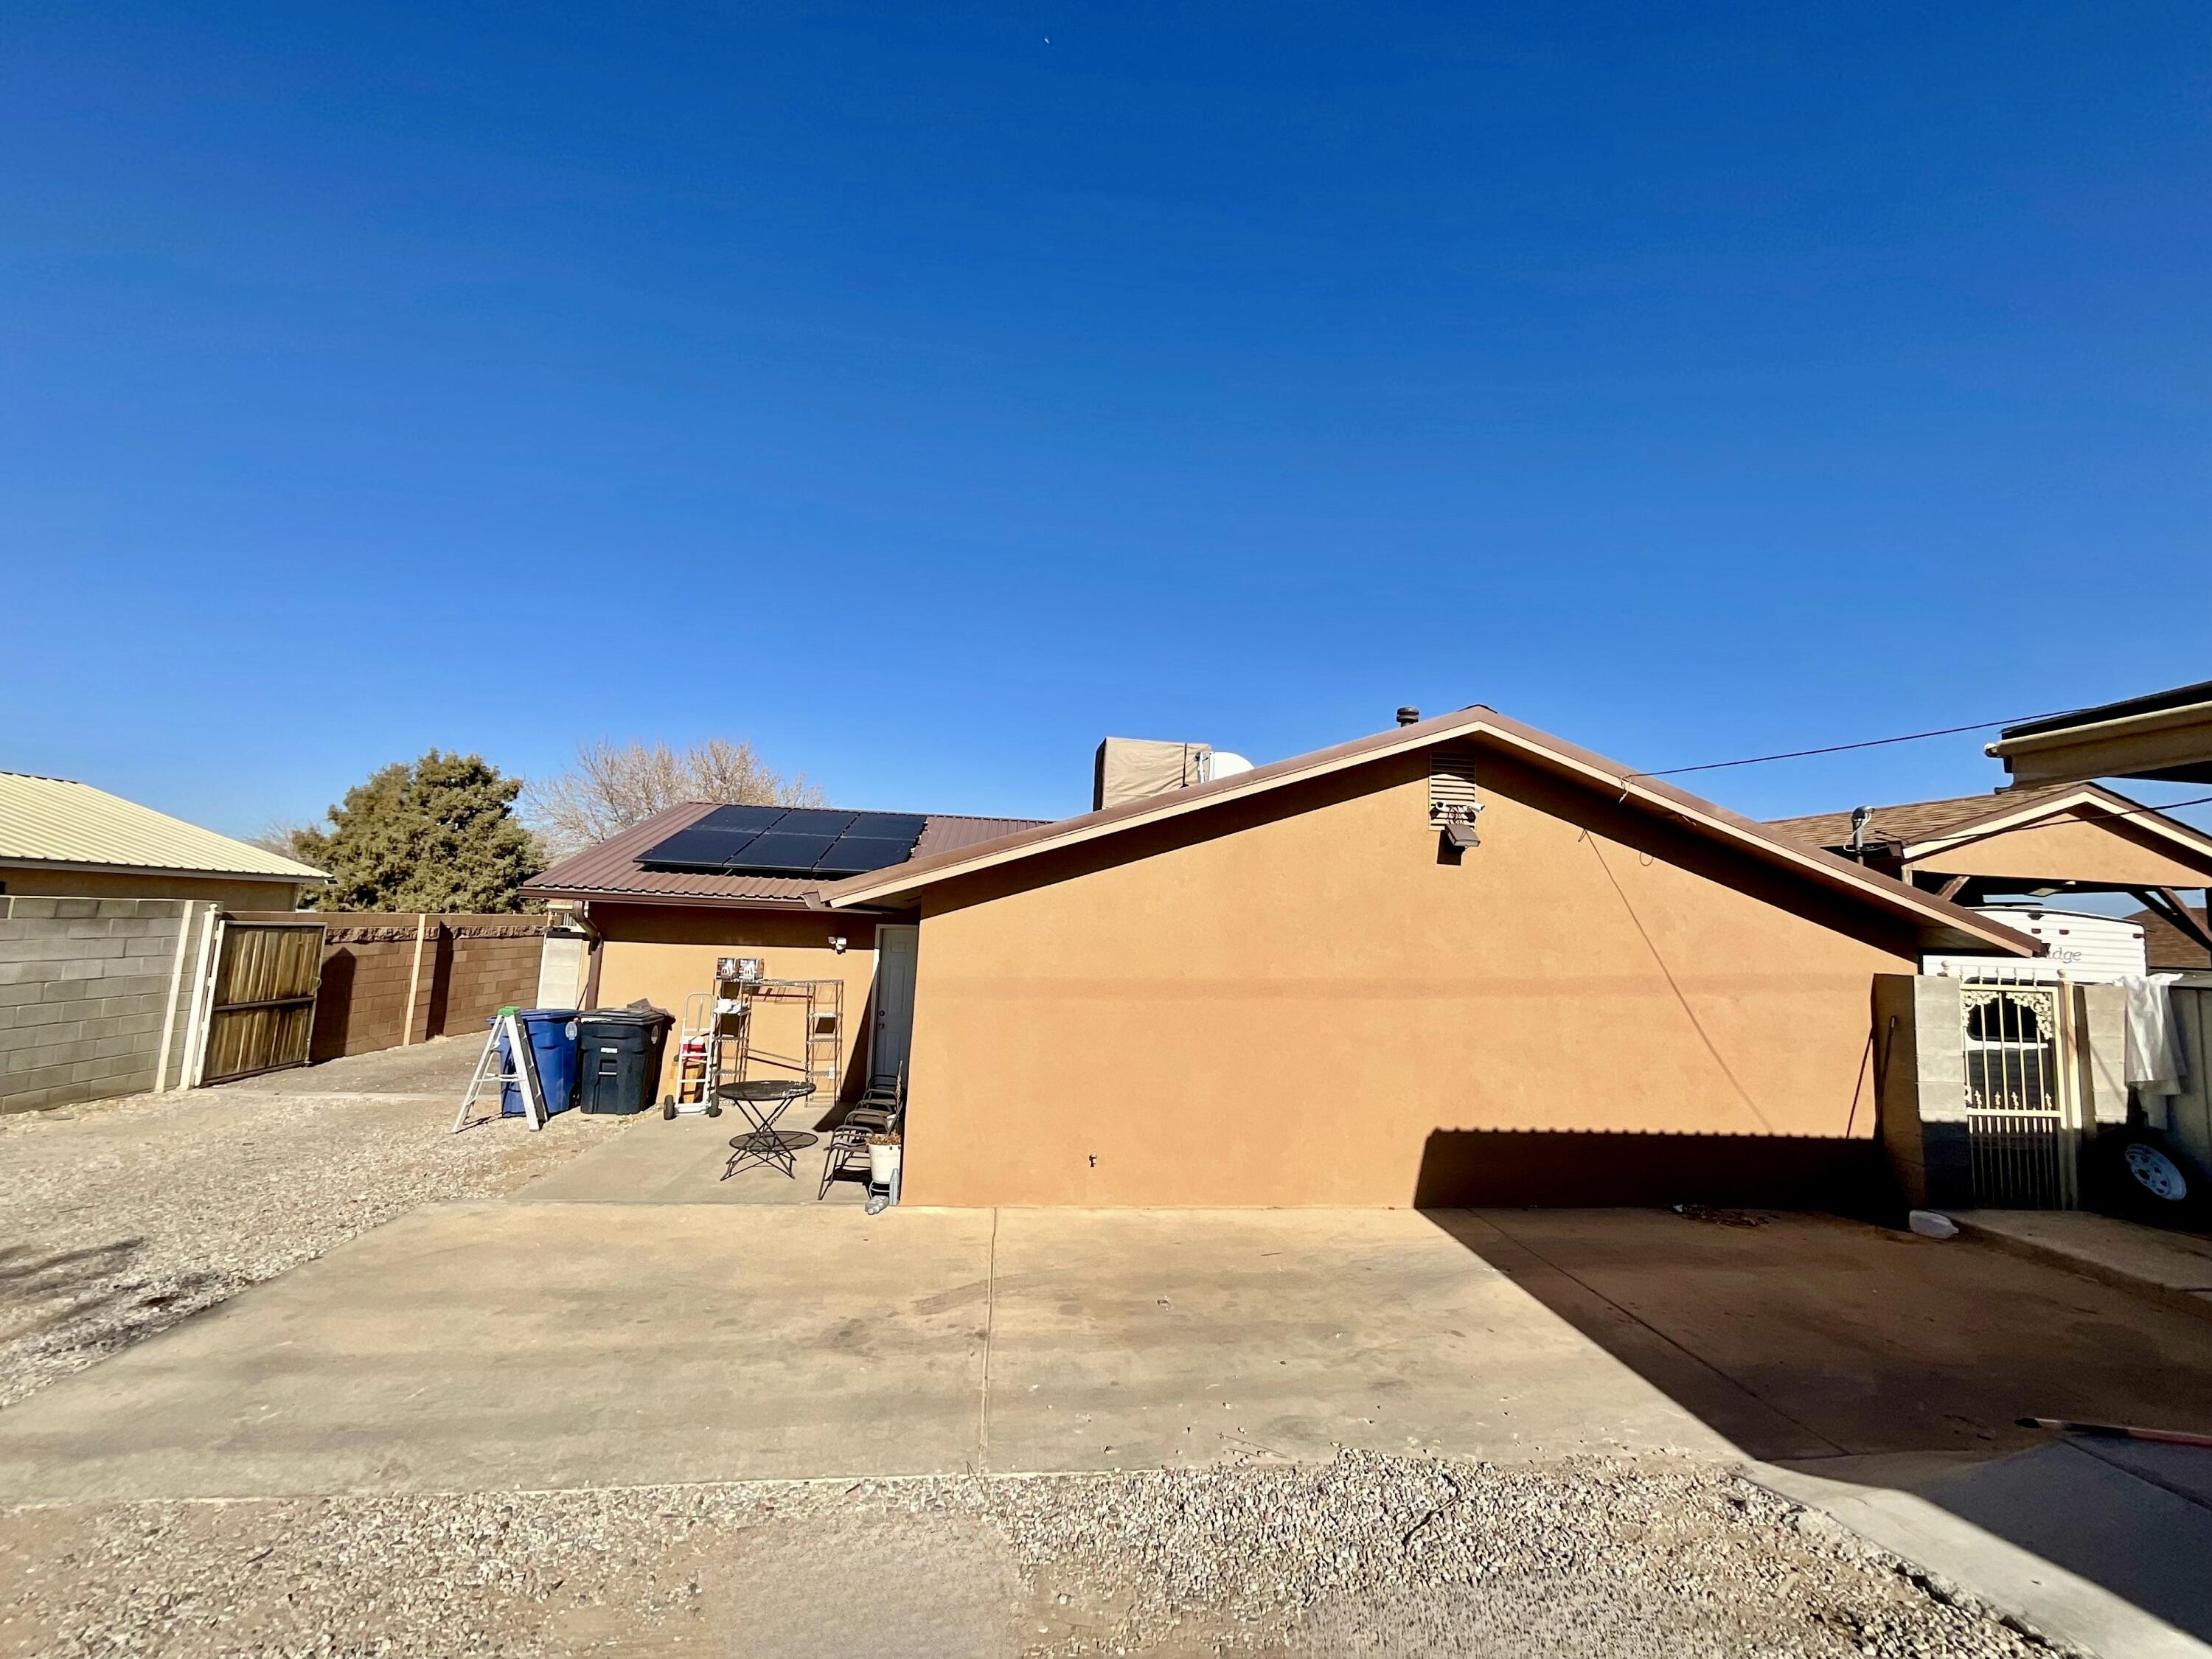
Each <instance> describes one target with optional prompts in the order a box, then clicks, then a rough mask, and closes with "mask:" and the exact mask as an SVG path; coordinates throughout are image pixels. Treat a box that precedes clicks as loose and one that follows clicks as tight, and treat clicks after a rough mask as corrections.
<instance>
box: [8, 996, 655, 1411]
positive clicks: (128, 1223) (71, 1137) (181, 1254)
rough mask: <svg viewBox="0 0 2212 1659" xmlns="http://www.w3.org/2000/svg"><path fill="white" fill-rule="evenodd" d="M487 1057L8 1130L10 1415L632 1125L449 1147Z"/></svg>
mask: <svg viewBox="0 0 2212 1659" xmlns="http://www.w3.org/2000/svg"><path fill="white" fill-rule="evenodd" d="M480 1051H481V1049H480V1045H479V1044H477V1042H462V1041H459V1040H454V1039H449V1038H440V1039H439V1040H437V1041H435V1042H428V1043H423V1044H421V1045H419V1046H416V1047H413V1048H396V1049H391V1050H387V1051H386V1052H385V1053H383V1054H360V1055H356V1056H354V1057H353V1058H351V1059H349V1060H331V1061H329V1062H327V1063H325V1064H324V1065H321V1066H308V1067H306V1068H303V1069H302V1070H300V1071H297V1072H288V1073H278V1074H276V1075H274V1076H271V1077H269V1078H266V1079H257V1080H252V1081H248V1082H244V1083H236V1084H228V1085H223V1086H222V1087H220V1088H216V1089H208V1090H200V1091H193V1092H192V1093H191V1094H188V1095H183V1096H179V1095H137V1096H132V1097H128V1098H125V1099H120V1100H114V1101H105V1102H101V1103H99V1104H96V1105H93V1106H81V1107H76V1108H73V1109H70V1110H68V1111H65V1112H31V1113H24V1114H21V1115H15V1116H10V1117H5V1118H0V1407H4V1406H7V1405H9V1404H12V1403H13V1402H15V1401H18V1400H21V1399H22V1398H23V1397H24V1396H25V1395H28V1394H30V1393H32V1392H33V1390H35V1389H40V1388H42V1387H44V1386H45V1385H46V1383H51V1382H53V1381H54V1380H55V1379H56V1378H58V1377H62V1376H68V1375H70V1373H71V1372H73V1371H78V1370H82V1369H83V1368H84V1367H86V1366H88V1365H90V1364H94V1363H95V1362H96V1361H98V1360H100V1359H103V1358H106V1356H107V1355H109V1354H111V1353H113V1352H116V1351H117V1350H118V1349H120V1348H124V1347H127V1346H129V1345H130V1344H131V1343H133V1342H136V1341H137V1340H140V1339H141V1338H143V1337H147V1336H151V1335H152V1334H154V1333H155V1332H156V1331H159V1330H162V1329H165V1328H167V1327H168V1326H171V1325H173V1324H175V1323H176V1322H178V1321H179V1320H180V1319H183V1318H185V1316H188V1315H190V1314H193V1313H196V1312H197V1311H199V1310H201V1309H203V1308H206V1307H210V1306H212V1305H213V1304H216V1303H218V1302H221V1301H222V1300H224V1299H225V1298H226V1297H229V1296H232V1295H234V1294H235V1293H236V1292H237V1291H239V1290H240V1289H242V1288H243V1287H245V1286H246V1285H252V1284H254V1283H257V1282H258V1281H259V1280H262V1279H272V1278H274V1277H275V1276H276V1275H277V1274H278V1273H283V1271H284V1270H285V1269H286V1268H288V1267H295V1266H296V1265H298V1264H299V1263H300V1262H301V1261H307V1260H308V1259H309V1258H310V1257H313V1256H317V1255H321V1254H322V1253H323V1252H324V1251H325V1250H327V1249H331V1247H332V1246H334V1245H337V1244H341V1243H344V1242H345V1241H346V1240H347V1239H349V1238H351V1237H354V1236H355V1235H356V1233H361V1232H364V1231H367V1230H368V1229H369V1228H371V1227H374V1226H376V1225H378V1224H380V1223H381V1222H385V1221H389V1220H390V1219H391V1218H392V1217H393V1216H396V1215H398V1214H399V1213H400V1212H403V1211H405V1210H409V1209H412V1208H413V1207H414V1206H416V1205H418V1204H426V1203H429V1202H431V1201H433V1200H439V1199H453V1198H495V1197H498V1196H500V1195H501V1194H504V1193H507V1192H510V1191H512V1190H513V1188H516V1187H518V1186H520V1184H522V1183H523V1182H526V1181H528V1180H530V1179H531V1178H532V1177H533V1176H538V1175H542V1174H544V1172H545V1171H546V1170H550V1169H551V1168H552V1167H554V1166H555V1165H556V1164H560V1163H562V1162H563V1161H564V1160H566V1159H567V1158H571V1157H573V1156H574V1154H575V1153H577V1152H580V1151H582V1150H583V1149H584V1148H585V1147H586V1146H591V1145H592V1144H593V1143H594V1142H595V1141H596V1140H597V1139H599V1136H601V1135H603V1134H605V1133H609V1132H610V1131H611V1129H612V1128H614V1127H617V1126H619V1125H620V1124H621V1123H622V1122H623V1121H625V1120H622V1119H617V1118H604V1117H590V1118H587V1117H585V1116H584V1115H582V1114H581V1113H578V1112H564V1113H562V1114H561V1115H559V1116H557V1117H556V1118H555V1119H554V1120H553V1121H552V1122H551V1123H550V1124H549V1125H548V1126H547V1127H546V1128H545V1129H544V1132H543V1133H538V1134H534V1135H533V1134H532V1133H530V1132H529V1131H528V1130H527V1129H526V1127H523V1126H522V1124H521V1123H520V1121H517V1120H513V1119H508V1120H505V1121H495V1122H490V1123H486V1124H483V1125H482V1126H481V1127H476V1128H472V1129H471V1130H469V1131H468V1132H467V1133H464V1134H459V1135H454V1134H452V1133H448V1132H449V1131H450V1130H451V1128H452V1127H453V1109H454V1106H455V1104H456V1103H458V1102H459V1098H460V1096H461V1092H462V1091H463V1089H464V1088H465V1086H466V1085H467V1082H468V1077H469V1073H470V1071H471V1068H472V1067H473V1066H475V1064H476V1059H477V1054H478V1053H479V1052H480Z"/></svg>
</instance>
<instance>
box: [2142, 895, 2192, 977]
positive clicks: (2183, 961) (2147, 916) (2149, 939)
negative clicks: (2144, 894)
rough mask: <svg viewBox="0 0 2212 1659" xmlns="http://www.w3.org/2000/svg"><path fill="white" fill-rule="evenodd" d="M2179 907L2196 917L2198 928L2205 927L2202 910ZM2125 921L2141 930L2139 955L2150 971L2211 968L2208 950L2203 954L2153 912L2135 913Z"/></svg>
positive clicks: (2187, 937) (2190, 906)
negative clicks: (2143, 958) (2141, 949)
mask: <svg viewBox="0 0 2212 1659" xmlns="http://www.w3.org/2000/svg"><path fill="white" fill-rule="evenodd" d="M2181 908H2183V909H2185V910H2186V911H2188V912H2189V914H2190V915H2192V916H2194V917H2196V918H2197V926H2198V927H2203V926H2204V925H2205V912H2204V911H2203V909H2201V908H2198V907H2197V906H2196V905H2194V904H2185V905H2184V906H2182V907H2181ZM2128 920H2129V921H2132V922H2133V923H2135V924H2136V927H2140V928H2142V930H2143V955H2144V957H2146V958H2147V959H2148V961H2149V963H2150V965H2151V966H2152V967H2153V968H2154V969H2157V968H2169V969H2170V968H2179V969H2200V970H2201V969H2205V968H2212V951H2206V950H2205V948H2204V947H2203V945H2199V944H2198V943H2197V941H2196V940H2195V939H2191V938H2190V937H2189V935H2188V934H2186V933H2183V932H2182V931H2181V929H2179V927H2175V926H2174V925H2173V924H2172V922H2170V921H2167V920H2166V918H2165V917H2164V916H2162V915H2159V913H2158V912H2157V911H2155V910H2138V911H2136V913H2135V914H2134V915H2131V916H2130V917H2129V918H2128Z"/></svg>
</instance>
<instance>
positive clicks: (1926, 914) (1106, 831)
mask: <svg viewBox="0 0 2212 1659" xmlns="http://www.w3.org/2000/svg"><path fill="white" fill-rule="evenodd" d="M1541 735H1542V734H1540V733H1537V732H1535V731H1534V728H1530V727H1524V726H1521V725H1520V724H1519V723H1518V722H1517V721H1513V720H1507V719H1505V718H1504V716H1502V715H1500V714H1498V713H1497V712H1496V711H1495V710H1493V709H1489V708H1483V707H1482V706H1481V705H1480V704H1478V705H1476V706H1475V707H1474V708H1468V709H1462V710H1461V711H1459V712H1458V713H1457V714H1447V715H1441V716H1438V717H1437V718H1436V719H1434V720H1423V721H1420V722H1419V723H1417V724H1415V725H1412V726H1402V727H1400V728H1399V729H1398V730H1397V731H1396V732H1383V733H1379V734H1377V735H1376V737H1373V738H1358V739H1355V740H1354V741H1353V742H1352V743H1349V744H1339V745H1337V746H1336V747H1335V748H1334V749H1325V750H1317V751H1316V752H1315V754H1314V755H1312V756H1311V757H1300V758H1299V759H1298V760H1293V761H1285V762H1279V763H1276V764H1275V765H1273V766H1267V767H1262V768H1260V769H1257V770H1255V771H1252V772H1245V773H1240V774H1238V775H1236V776H1234V777H1231V778H1225V779H1222V780H1220V781H1217V782H1213V783H1207V784H1200V785H1198V786H1196V787H1193V788H1190V789H1185V790H1179V791H1177V792H1176V793H1174V794H1172V795H1166V796H1161V797H1158V798H1156V799H1154V800H1152V801H1149V802H1145V803H1131V806H1132V807H1135V808H1136V809H1137V810H1130V807H1119V808H1108V809H1107V810H1106V811H1103V812H1092V813H1087V814H1085V815H1084V816H1082V817H1074V818H1066V819H1063V820H1061V822H1060V823H1059V824H1056V825H1048V826H1046V828H1045V829H1043V830H1028V831H1024V832H1023V833H1022V834H1021V835H1018V836H1003V837H1001V838H1000V840H999V841H997V842H979V843H977V845H976V846H975V847H973V848H961V849H960V850H959V852H957V853H956V854H947V855H945V858H944V859H942V860H932V861H930V863H929V864H928V865H927V866H924V867H922V868H921V869H918V870H917V869H915V868H912V867H911V866H907V867H902V869H901V871H900V873H899V875H898V876H896V877H895V878H890V879H884V878H878V877H873V876H859V877H853V878H848V879H847V880H845V881H842V882H839V883H836V884H833V885H831V886H829V887H826V888H824V889H823V902H825V903H826V904H827V905H828V906H829V908H832V909H843V908H848V907H851V906H855V905H860V904H877V905H882V904H893V905H897V904H904V903H910V902H912V901H913V899H914V897H915V895H916V894H917V893H919V892H920V891H921V889H922V888H924V887H927V886H930V885H933V884H936V883H938V882H941V881H946V880H950V879H952V878H955V877H957V876H962V875H972V874H975V873H978V872H981V871H983V870H987V869H990V868H993V867H994V866H997V865H1000V864H1002V863H1006V862H1010V861H1012V860H1015V859H1020V858H1033V857H1036V856H1038V855H1040V854H1045V853H1048V852H1058V851H1062V850H1065V849H1066V848H1073V847H1079V846H1082V845H1085V844H1086V843H1088V842H1091V841H1095V840H1097V839H1099V838H1101V837H1102V836H1109V835H1113V834H1115V833H1117V832H1119V831H1121V830H1122V829H1131V828H1134V827H1136V826H1137V825H1139V824H1149V823H1164V822H1166V821H1168V820H1170V819H1172V818H1176V817H1182V816H1183V815H1184V814H1186V813H1189V812H1195V811H1205V810H1206V809H1207V808H1209V807H1212V806H1217V805H1225V804H1226V803H1228V802H1231V801H1236V800H1242V799H1247V798H1249V797H1250V796H1253V795H1258V794H1263V793H1267V792H1268V791H1270V790H1273V789H1278V788H1281V787H1285V786H1286V785H1289V784H1291V783H1297V782H1304V781H1309V780H1310V779H1314V778H1319V777H1326V776H1328V775H1332V774H1334V773H1336V772H1340V771H1343V770H1346V769H1348V768H1351V767H1355V766H1365V765H1370V764H1372V763H1375V762H1377V761H1381V760H1386V759H1389V758H1390V757H1393V756H1396V755H1401V754H1407V753H1410V752H1413V751H1414V750H1420V749H1425V748H1428V747H1430V746H1431V745H1433V744H1437V743H1439V742H1443V741H1447V740H1449V739H1451V738H1477V737H1480V738H1490V739H1492V740H1493V741H1495V742H1497V743H1498V744H1500V745H1501V746H1503V747H1505V748H1507V749H1509V750H1512V751H1514V752H1515V753H1516V755H1517V756H1519V757H1522V758H1525V759H1527V760H1529V761H1531V762H1533V763H1536V764H1538V765H1541V766H1543V767H1545V768H1547V769H1550V770H1553V771H1555V772H1559V773H1562V774H1565V775H1569V776H1571V777H1574V778H1577V779H1578V780H1579V781H1583V782H1584V783H1586V784H1589V785H1592V786H1595V787H1601V788H1603V789H1606V790H1607V791H1611V790H1615V789H1617V790H1619V791H1620V796H1621V799H1623V800H1624V801H1626V800H1629V799H1636V800H1638V801H1640V802H1641V803H1642V804H1643V805H1644V806H1645V807H1646V808H1647V809H1649V810H1652V811H1661V812H1664V813H1667V814H1669V815H1671V816H1673V817H1676V818H1678V819H1680V821H1682V822H1683V823H1686V824H1687V825H1689V826H1690V827H1691V828H1692V829H1696V830H1698V831H1699V832H1700V833H1703V834H1705V835H1707V836H1711V837H1713V838H1716V839H1719V840H1722V841H1724V842H1728V843H1729V844H1730V845H1733V846H1735V847H1738V848H1741V849H1742V850H1744V851H1747V852H1749V853H1752V854H1754V855H1755V856H1758V857H1760V858H1763V859H1765V860H1768V861H1770V862H1772V863H1776V864H1779V865H1782V866H1785V867H1794V868H1796V869H1797V870H1799V871H1801V872H1802V873H1804V874H1806V875H1808V876H1810V877H1812V878H1814V879H1815V880H1818V881H1820V882H1821V883H1822V884H1825V885H1826V886H1829V887H1831V888H1834V889H1838V890H1843V891H1845V892H1849V893H1851V894H1854V895H1856V896H1860V897H1863V898H1866V899H1869V900H1871V901H1873V902H1875V903H1877V904H1879V905H1881V906H1882V907H1883V908H1887V909H1888V910H1890V911H1891V912H1892V913H1893V914H1894V915H1900V916H1904V917H1909V918H1911V919H1912V920H1914V921H1917V922H1918V923H1919V924H1921V925H1922V926H1923V927H1927V928H1928V929H1929V931H1930V933H1931V934H1932V935H1934V936H1935V938H1936V939H1940V940H1943V941H1945V943H1944V944H1942V945H1935V946H1934V947H1933V948H1949V944H1950V942H1951V941H1952V940H1954V939H1955V940H1956V941H1957V942H1958V943H1960V944H1963V945H1965V946H1966V948H1968V949H1972V948H1976V947H1977V945H1978V946H1980V947H1981V948H1994V949H1996V950H1997V951H2003V952H2005V953H2008V954H2010V955H2015V956H2021V957H2034V956H2040V955H2042V954H2043V952H2044V948H2045V947H2044V946H2043V945H2042V944H2041V943H2040V942H2039V941H2038V940H2036V939H2031V938H2029V937H2028V936H2027V935H2026V934H2024V933H2015V931H2014V930H2013V929H2011V928H2009V927H2002V926H2001V925H1999V924H1997V923H1994V922H1989V921H1984V919H1983V918H1981V917H1979V916H1978V915H1975V914H1974V913H1973V912H1972V911H1971V910H1967V909H1966V908H1963V907H1960V906H1958V905H1954V904H1952V903H1950V902H1948V901H1947V900H1943V899H1938V898H1936V897H1934V896H1923V895H1921V894H1917V893H1916V892H1915V891H1914V890H1912V889H1911V888H1909V887H1906V886H1905V884H1902V883H1900V882H1897V881H1894V880H1892V879H1891V878H1888V877H1887V876H1882V875H1880V874H1878V873H1876V872H1871V871H1867V870H1864V869H1862V868H1861V867H1860V866H1857V865H1854V864H1851V863H1850V862H1848V861H1846V860H1842V859H1838V858H1836V857H1834V856H1833V855H1832V854H1827V853H1825V852H1820V851H1817V850H1815V849H1813V848H1805V847H1802V846H1801V845H1799V844H1796V843H1793V842H1788V841H1785V840H1784V839H1783V838H1781V837H1779V836H1777V835H1775V834H1773V833H1772V832H1770V831H1768V830H1766V829H1764V828H1763V827H1762V826H1759V825H1758V824H1755V823H1752V821H1751V820H1749V819H1747V818H1741V817H1737V816H1736V815H1735V814H1734V813H1731V812H1729V811H1726V809H1724V808H1722V807H1719V806H1717V805H1714V804H1713V803H1711V802H1710V801H1706V800H1703V799H1699V797H1697V796H1694V795H1692V794H1689V793H1686V792H1685V791H1681V790H1678V789H1675V788H1673V787H1670V786H1668V785H1665V784H1662V783H1660V782H1658V781H1656V779H1653V778H1650V776H1649V775H1646V774H1640V773H1633V772H1622V771H1620V770H1617V769H1614V768H1613V767H1611V766H1610V765H1608V764H1605V763H1601V762H1600V760H1599V758H1598V757H1595V756H1584V755H1583V753H1582V752H1581V751H1579V750H1573V749H1571V747H1569V746H1568V745H1565V744H1559V743H1558V742H1557V741H1556V740H1549V739H1547V740H1541V741H1540V740H1539V739H1540V738H1541Z"/></svg>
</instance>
